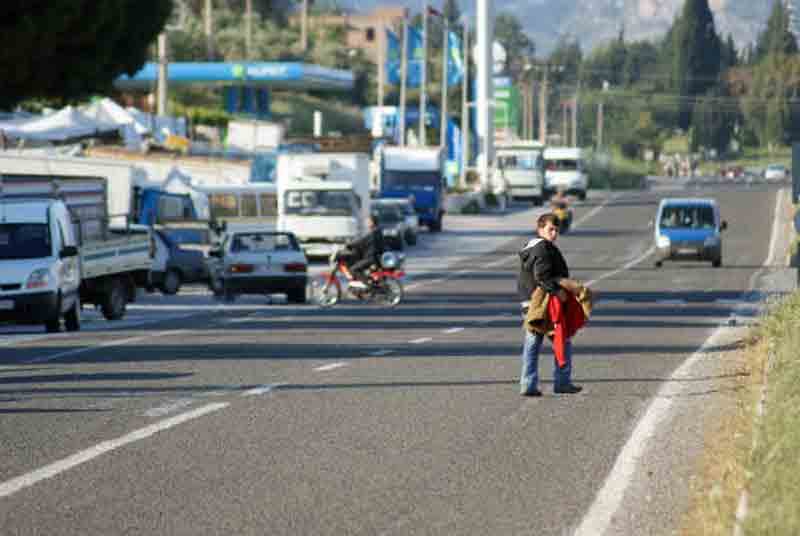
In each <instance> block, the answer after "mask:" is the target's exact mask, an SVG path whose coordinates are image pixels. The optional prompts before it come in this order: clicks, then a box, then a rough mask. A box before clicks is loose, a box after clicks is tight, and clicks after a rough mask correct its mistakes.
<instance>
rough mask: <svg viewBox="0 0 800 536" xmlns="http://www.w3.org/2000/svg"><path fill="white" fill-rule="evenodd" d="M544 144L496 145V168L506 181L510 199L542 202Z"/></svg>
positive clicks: (535, 202) (535, 203) (536, 203)
mask: <svg viewBox="0 0 800 536" xmlns="http://www.w3.org/2000/svg"><path fill="white" fill-rule="evenodd" d="M543 151H544V146H543V145H542V144H541V143H538V142H518V143H515V144H507V145H498V146H497V147H496V152H497V170H498V173H499V174H500V176H501V177H502V178H504V179H505V180H506V181H507V182H508V189H509V191H510V193H511V198H512V199H515V200H517V199H519V200H526V201H531V202H533V204H534V206H539V205H541V204H542V194H543V186H544V158H543Z"/></svg>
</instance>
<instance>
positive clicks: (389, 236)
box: [370, 203, 406, 251]
mask: <svg viewBox="0 0 800 536" xmlns="http://www.w3.org/2000/svg"><path fill="white" fill-rule="evenodd" d="M370 212H371V214H372V216H373V217H375V218H376V219H377V220H378V222H377V223H378V228H379V229H380V230H381V231H382V232H383V239H384V241H385V242H386V245H387V246H388V247H390V248H391V249H395V250H398V251H403V249H404V248H405V244H406V238H405V232H406V219H405V216H404V215H403V213H402V212H401V210H400V207H398V206H396V205H386V204H380V203H373V205H372V207H371V208H370Z"/></svg>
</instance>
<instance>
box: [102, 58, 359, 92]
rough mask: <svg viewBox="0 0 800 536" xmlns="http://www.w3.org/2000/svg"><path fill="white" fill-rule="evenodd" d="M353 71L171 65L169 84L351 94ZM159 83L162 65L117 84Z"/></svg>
mask: <svg viewBox="0 0 800 536" xmlns="http://www.w3.org/2000/svg"><path fill="white" fill-rule="evenodd" d="M354 80H355V77H354V76H353V73H352V71H345V70H342V69H330V68H327V67H320V66H319V65H310V64H307V63H297V62H257V63H247V62H243V63H223V62H173V63H169V64H168V66H167V83H168V84H169V86H170V87H174V86H189V85H194V86H231V85H235V84H243V85H246V86H249V87H253V88H265V89H275V90H297V89H300V90H315V91H350V90H352V89H353V86H354ZM157 81H158V64H157V63H147V64H145V66H144V67H143V68H142V69H141V70H140V71H139V72H138V73H136V74H134V75H133V76H127V75H125V76H121V77H120V78H118V79H117V80H116V82H114V85H115V86H116V87H117V89H120V90H122V91H131V90H145V91H147V90H150V89H152V88H153V86H154V85H155V84H156V82H157Z"/></svg>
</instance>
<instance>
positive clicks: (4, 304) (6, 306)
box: [0, 300, 14, 311]
mask: <svg viewBox="0 0 800 536" xmlns="http://www.w3.org/2000/svg"><path fill="white" fill-rule="evenodd" d="M13 308H14V302H13V301H11V300H0V311H10V310H12V309H13Z"/></svg>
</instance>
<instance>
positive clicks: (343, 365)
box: [314, 363, 347, 372]
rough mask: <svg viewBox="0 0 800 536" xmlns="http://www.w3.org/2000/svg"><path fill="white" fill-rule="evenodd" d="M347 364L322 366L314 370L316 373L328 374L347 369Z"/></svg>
mask: <svg viewBox="0 0 800 536" xmlns="http://www.w3.org/2000/svg"><path fill="white" fill-rule="evenodd" d="M346 366H347V363H331V364H330V365H322V366H321V367H317V368H315V369H314V372H328V371H329V370H336V369H338V368H342V367H346Z"/></svg>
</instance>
